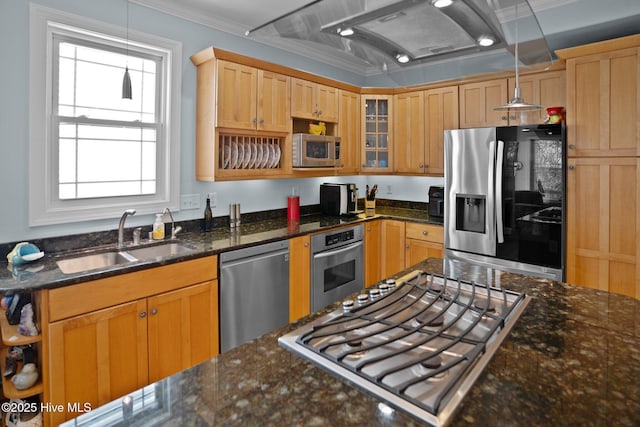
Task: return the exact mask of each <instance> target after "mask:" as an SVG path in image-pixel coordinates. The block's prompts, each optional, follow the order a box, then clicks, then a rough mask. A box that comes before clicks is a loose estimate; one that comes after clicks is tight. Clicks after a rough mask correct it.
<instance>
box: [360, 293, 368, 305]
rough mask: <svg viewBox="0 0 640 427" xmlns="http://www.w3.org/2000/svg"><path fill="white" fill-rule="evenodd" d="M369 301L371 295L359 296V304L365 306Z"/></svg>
mask: <svg viewBox="0 0 640 427" xmlns="http://www.w3.org/2000/svg"><path fill="white" fill-rule="evenodd" d="M367 301H369V295H367V294H360V295H358V304H364V303H366V302H367Z"/></svg>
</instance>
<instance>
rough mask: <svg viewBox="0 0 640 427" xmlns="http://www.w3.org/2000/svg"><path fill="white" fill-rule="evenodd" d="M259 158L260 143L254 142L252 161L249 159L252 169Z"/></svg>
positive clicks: (252, 145)
mask: <svg viewBox="0 0 640 427" xmlns="http://www.w3.org/2000/svg"><path fill="white" fill-rule="evenodd" d="M257 158H258V144H256V143H255V142H254V143H252V144H251V161H249V168H250V169H253V168H254V167H255V165H256V159H257Z"/></svg>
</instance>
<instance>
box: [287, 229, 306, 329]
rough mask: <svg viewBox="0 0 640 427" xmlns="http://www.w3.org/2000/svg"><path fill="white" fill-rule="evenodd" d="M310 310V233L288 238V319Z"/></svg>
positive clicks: (290, 319) (293, 318)
mask: <svg viewBox="0 0 640 427" xmlns="http://www.w3.org/2000/svg"><path fill="white" fill-rule="evenodd" d="M310 312H311V235H309V234H307V235H304V236H300V237H295V238H293V239H290V240H289V321H290V322H294V321H296V320H298V319H300V318H301V317H304V316H306V315H308V314H309V313H310Z"/></svg>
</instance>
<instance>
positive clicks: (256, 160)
mask: <svg viewBox="0 0 640 427" xmlns="http://www.w3.org/2000/svg"><path fill="white" fill-rule="evenodd" d="M218 142H219V144H218V149H219V153H218V154H219V155H218V159H219V164H218V167H219V169H221V170H264V169H281V168H282V147H283V144H284V138H283V137H261V136H245V135H226V134H221V135H219V140H218Z"/></svg>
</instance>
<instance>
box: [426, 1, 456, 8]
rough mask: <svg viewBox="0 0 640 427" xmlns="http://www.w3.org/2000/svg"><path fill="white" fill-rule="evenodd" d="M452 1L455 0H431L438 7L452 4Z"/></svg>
mask: <svg viewBox="0 0 640 427" xmlns="http://www.w3.org/2000/svg"><path fill="white" fill-rule="evenodd" d="M452 3H453V0H432V1H431V4H432V5H433V6H434V7H437V8H441V7H447V6H451V4H452Z"/></svg>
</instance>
